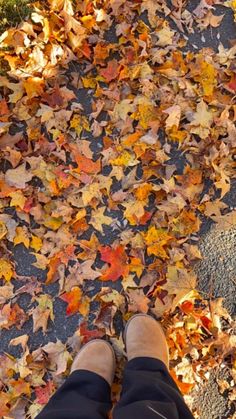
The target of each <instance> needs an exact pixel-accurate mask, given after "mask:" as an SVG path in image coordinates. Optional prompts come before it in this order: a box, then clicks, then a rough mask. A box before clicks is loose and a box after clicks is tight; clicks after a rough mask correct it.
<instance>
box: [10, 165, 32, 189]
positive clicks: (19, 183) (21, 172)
mask: <svg viewBox="0 0 236 419" xmlns="http://www.w3.org/2000/svg"><path fill="white" fill-rule="evenodd" d="M32 177H33V175H32V173H30V172H29V171H27V170H26V168H25V164H22V165H21V166H19V167H17V168H16V169H9V170H7V172H6V174H5V180H6V182H7V183H8V185H10V186H15V187H16V188H19V189H24V188H26V184H27V182H30V181H31V179H32Z"/></svg>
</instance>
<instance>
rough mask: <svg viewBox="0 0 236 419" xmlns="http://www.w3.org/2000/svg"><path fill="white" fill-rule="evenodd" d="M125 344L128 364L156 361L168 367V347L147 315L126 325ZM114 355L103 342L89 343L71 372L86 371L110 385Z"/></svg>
mask: <svg viewBox="0 0 236 419" xmlns="http://www.w3.org/2000/svg"><path fill="white" fill-rule="evenodd" d="M124 340H125V346H126V352H127V358H128V361H130V360H131V359H134V358H138V357H149V358H156V359H159V360H161V361H162V362H164V364H165V365H166V366H167V368H168V366H169V353H168V346H167V342H166V338H165V335H164V332H163V330H162V327H161V325H160V324H159V323H158V322H157V321H156V320H155V319H153V317H151V316H148V315H146V314H137V315H135V316H133V317H132V318H131V319H130V320H129V321H128V323H127V325H126V328H125V333H124ZM115 366H116V362H115V354H114V351H113V349H112V346H111V345H110V344H109V343H108V342H106V341H105V340H102V339H96V340H92V341H90V342H88V343H87V344H86V345H84V346H83V348H82V349H81V350H80V351H79V353H78V355H77V356H76V358H75V360H74V362H73V364H72V368H71V372H73V371H76V370H87V371H91V372H94V373H96V374H98V375H100V376H101V377H103V378H104V379H105V380H106V381H107V382H108V384H109V385H111V384H112V382H113V379H114V374H115Z"/></svg>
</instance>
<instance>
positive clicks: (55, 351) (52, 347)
mask: <svg viewBox="0 0 236 419" xmlns="http://www.w3.org/2000/svg"><path fill="white" fill-rule="evenodd" d="M41 350H42V351H43V352H45V353H46V354H47V355H48V358H49V360H50V363H51V366H52V368H53V369H55V371H56V372H55V373H56V375H60V374H62V373H63V372H65V371H66V369H67V364H68V362H69V361H71V355H70V354H69V352H68V351H67V349H66V345H64V344H63V343H62V342H61V341H60V340H57V341H56V342H55V343H54V342H49V343H47V345H45V346H43V347H42V348H41Z"/></svg>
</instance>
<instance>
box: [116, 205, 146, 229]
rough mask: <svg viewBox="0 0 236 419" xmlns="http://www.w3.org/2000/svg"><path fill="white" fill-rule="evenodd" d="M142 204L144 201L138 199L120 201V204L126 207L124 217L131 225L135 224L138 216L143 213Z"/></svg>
mask: <svg viewBox="0 0 236 419" xmlns="http://www.w3.org/2000/svg"><path fill="white" fill-rule="evenodd" d="M144 205H145V203H143V202H140V201H130V202H125V203H122V206H124V207H125V208H126V209H125V211H124V217H125V218H126V219H127V220H128V221H129V223H130V224H131V225H136V224H137V222H138V221H139V220H140V218H141V217H142V216H143V215H144V213H145V210H144Z"/></svg>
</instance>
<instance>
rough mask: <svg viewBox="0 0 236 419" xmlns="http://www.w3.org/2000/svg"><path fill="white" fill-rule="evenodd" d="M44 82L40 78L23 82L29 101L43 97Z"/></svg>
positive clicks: (30, 78) (32, 78) (31, 78)
mask: <svg viewBox="0 0 236 419" xmlns="http://www.w3.org/2000/svg"><path fill="white" fill-rule="evenodd" d="M44 84H45V83H44V80H43V79H41V78H40V77H29V78H28V79H26V80H25V81H24V82H23V85H24V88H25V90H26V94H27V96H28V98H29V99H32V97H35V96H41V95H42V93H43V88H44Z"/></svg>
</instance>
